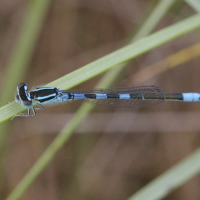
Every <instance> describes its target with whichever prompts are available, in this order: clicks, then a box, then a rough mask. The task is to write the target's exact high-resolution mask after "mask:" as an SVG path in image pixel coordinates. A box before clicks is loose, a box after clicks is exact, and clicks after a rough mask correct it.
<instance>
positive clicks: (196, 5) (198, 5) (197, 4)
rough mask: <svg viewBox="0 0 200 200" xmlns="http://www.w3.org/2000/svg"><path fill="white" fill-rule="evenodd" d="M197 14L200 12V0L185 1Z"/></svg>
mask: <svg viewBox="0 0 200 200" xmlns="http://www.w3.org/2000/svg"><path fill="white" fill-rule="evenodd" d="M185 2H186V3H187V4H188V5H190V6H191V7H192V8H193V9H194V10H195V11H196V12H200V1H199V0H185Z"/></svg>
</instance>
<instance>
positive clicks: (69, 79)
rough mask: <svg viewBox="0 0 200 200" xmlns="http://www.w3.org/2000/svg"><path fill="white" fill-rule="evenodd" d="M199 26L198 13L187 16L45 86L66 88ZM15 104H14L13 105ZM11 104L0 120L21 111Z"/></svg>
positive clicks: (199, 17) (0, 111)
mask: <svg viewBox="0 0 200 200" xmlns="http://www.w3.org/2000/svg"><path fill="white" fill-rule="evenodd" d="M198 27H200V15H195V16H192V17H189V18H187V19H185V20H183V21H181V22H179V23H176V24H174V25H172V26H170V27H168V28H165V29H163V30H161V31H158V32H156V33H154V34H152V35H150V36H148V37H146V38H144V39H141V40H139V41H137V42H135V43H133V44H130V45H127V46H125V47H123V48H121V49H119V50H117V51H115V52H113V53H110V54H108V55H106V56H104V57H103V58H100V59H98V60H96V61H94V62H92V63H90V64H88V65H86V66H84V67H82V68H80V69H78V70H76V71H74V72H72V73H70V74H68V75H65V76H63V77H61V78H59V79H57V80H55V81H53V82H51V83H49V84H47V85H46V86H54V87H55V86H56V87H59V88H61V89H68V88H71V87H74V86H75V85H78V84H80V83H82V82H83V81H86V80H88V79H90V78H92V77H94V76H96V75H98V74H100V73H102V72H105V71H106V70H108V69H111V68H112V67H114V66H117V65H119V64H121V63H124V62H126V61H128V60H130V59H132V58H134V57H136V56H138V55H141V54H142V53H145V52H147V51H149V50H151V49H153V48H155V47H157V46H159V45H162V44H164V43H166V42H168V41H170V40H173V39H175V38H177V37H179V36H181V35H184V34H186V33H188V32H190V31H192V30H194V29H196V28H198ZM15 106H16V105H15ZM12 109H13V107H12V106H11V105H7V106H4V107H2V108H0V122H1V121H4V120H6V119H8V118H10V117H12V116H13V115H14V114H16V112H22V111H23V108H21V109H20V108H19V107H18V108H17V107H16V109H15V111H11V110H12Z"/></svg>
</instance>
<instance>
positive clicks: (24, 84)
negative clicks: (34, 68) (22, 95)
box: [17, 83, 28, 91]
mask: <svg viewBox="0 0 200 200" xmlns="http://www.w3.org/2000/svg"><path fill="white" fill-rule="evenodd" d="M20 89H22V90H24V91H27V90H28V86H27V85H26V83H20V84H19V85H18V86H17V90H18V91H19V90H20Z"/></svg>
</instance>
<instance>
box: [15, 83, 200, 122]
mask: <svg viewBox="0 0 200 200" xmlns="http://www.w3.org/2000/svg"><path fill="white" fill-rule="evenodd" d="M72 100H85V101H87V102H88V103H92V104H95V105H101V106H109V107H110V106H116V107H119V106H120V107H143V106H151V105H156V104H158V103H161V102H163V101H188V102H190V101H200V94H199V93H177V94H164V93H163V92H162V89H161V88H160V87H159V86H155V85H151V86H139V87H127V88H113V89H76V90H60V89H58V88H56V87H39V88H36V89H35V90H32V91H30V92H28V87H27V84H26V83H20V84H19V85H18V86H17V95H16V97H15V102H17V103H20V104H21V105H22V106H23V107H24V108H27V109H28V113H27V114H25V113H19V114H17V115H14V116H13V117H12V119H13V118H14V117H18V116H22V117H27V116H35V115H36V110H44V109H45V107H44V106H43V104H51V103H58V102H64V101H72ZM34 103H36V104H37V105H38V106H39V108H35V107H34V106H33V104H34ZM31 109H32V112H33V113H32V114H31Z"/></svg>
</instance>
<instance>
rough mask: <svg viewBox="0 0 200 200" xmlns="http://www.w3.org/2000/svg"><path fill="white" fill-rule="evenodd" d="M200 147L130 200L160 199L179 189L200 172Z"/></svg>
mask: <svg viewBox="0 0 200 200" xmlns="http://www.w3.org/2000/svg"><path fill="white" fill-rule="evenodd" d="M199 160H200V149H197V150H196V151H195V152H194V153H192V154H191V155H190V156H188V157H187V158H186V159H184V160H183V161H181V162H179V163H178V164H177V165H175V166H174V167H172V168H171V169H169V170H167V171H166V172H165V173H163V174H162V175H161V176H159V177H158V178H156V179H154V180H153V181H152V182H150V183H149V184H147V185H146V186H145V187H143V188H142V189H141V190H139V191H138V192H137V193H135V194H134V195H133V196H132V197H130V198H129V200H144V199H148V200H158V199H163V198H164V197H165V196H166V195H167V194H169V193H170V192H172V191H173V190H175V189H177V188H178V187H180V186H181V185H183V183H185V182H187V181H188V180H190V179H191V178H192V177H193V176H195V175H197V174H198V173H199V172H200V162H199Z"/></svg>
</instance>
